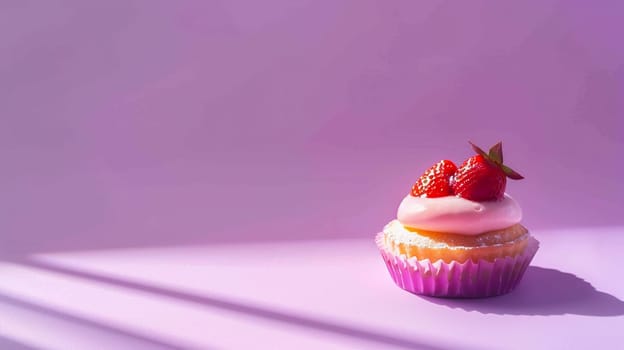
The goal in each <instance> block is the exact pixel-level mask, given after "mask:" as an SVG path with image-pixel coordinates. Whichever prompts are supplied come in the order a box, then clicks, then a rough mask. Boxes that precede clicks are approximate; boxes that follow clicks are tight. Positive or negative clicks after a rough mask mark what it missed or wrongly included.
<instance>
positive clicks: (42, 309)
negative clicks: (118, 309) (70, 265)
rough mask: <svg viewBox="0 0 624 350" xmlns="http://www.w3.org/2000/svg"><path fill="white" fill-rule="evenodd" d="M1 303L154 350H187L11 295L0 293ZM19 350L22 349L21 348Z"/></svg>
mask: <svg viewBox="0 0 624 350" xmlns="http://www.w3.org/2000/svg"><path fill="white" fill-rule="evenodd" d="M0 302H4V303H7V304H11V305H13V306H16V307H19V308H22V309H27V310H31V311H34V312H37V313H40V314H44V315H48V316H52V317H54V318H58V319H61V320H64V321H69V322H73V323H78V324H80V325H86V326H88V327H91V328H95V329H99V330H102V331H105V332H108V333H112V334H115V335H117V336H121V337H125V338H130V339H133V340H137V341H140V342H144V343H146V344H149V345H151V346H153V347H154V349H170V350H183V349H185V348H184V347H182V346H180V345H176V344H173V343H169V342H165V341H161V340H157V339H153V338H150V337H147V336H144V335H141V334H137V333H134V332H130V331H128V330H125V329H121V328H117V327H113V326H109V325H106V324H103V323H100V322H96V321H92V320H89V319H87V318H84V317H80V316H76V315H72V314H69V313H66V312H63V311H59V310H55V309H52V308H49V307H47V306H43V305H40V304H36V303H33V302H30V301H25V300H21V299H18V298H15V297H12V296H9V295H5V294H2V293H0ZM1 344H2V339H0V345H1ZM0 349H2V350H4V349H5V348H4V347H3V348H0ZM18 349H22V348H19V347H18Z"/></svg>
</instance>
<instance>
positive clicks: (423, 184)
mask: <svg viewBox="0 0 624 350" xmlns="http://www.w3.org/2000/svg"><path fill="white" fill-rule="evenodd" d="M455 171H457V166H456V165H455V164H454V163H453V162H451V161H450V160H441V161H439V162H438V163H436V164H435V165H434V166H432V167H431V168H429V169H427V171H425V173H424V174H422V175H421V176H420V178H418V180H417V181H416V183H415V184H414V186H412V191H411V195H412V196H414V197H429V198H435V197H444V196H450V195H452V194H453V190H452V187H451V183H450V178H451V176H453V174H455Z"/></svg>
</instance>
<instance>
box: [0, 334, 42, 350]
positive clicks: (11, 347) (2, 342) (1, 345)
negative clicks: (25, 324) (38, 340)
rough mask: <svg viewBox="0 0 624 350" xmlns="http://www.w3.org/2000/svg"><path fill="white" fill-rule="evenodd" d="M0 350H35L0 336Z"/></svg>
mask: <svg viewBox="0 0 624 350" xmlns="http://www.w3.org/2000/svg"><path fill="white" fill-rule="evenodd" d="M0 349H2V350H37V349H36V348H34V347H32V346H30V345H26V344H23V343H20V342H18V341H16V340H13V339H9V338H6V337H2V336H0Z"/></svg>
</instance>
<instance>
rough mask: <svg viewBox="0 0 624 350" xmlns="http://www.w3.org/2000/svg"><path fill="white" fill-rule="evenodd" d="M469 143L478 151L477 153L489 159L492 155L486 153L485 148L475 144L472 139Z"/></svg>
mask: <svg viewBox="0 0 624 350" xmlns="http://www.w3.org/2000/svg"><path fill="white" fill-rule="evenodd" d="M468 143H469V144H470V146H472V149H473V150H474V151H475V152H477V154H480V155H482V156H483V157H484V158H485V159H489V158H490V156H489V155H488V154H487V153H485V151H484V150H482V149H481V148H479V146H477V145H475V144H474V143H472V142H471V141H468Z"/></svg>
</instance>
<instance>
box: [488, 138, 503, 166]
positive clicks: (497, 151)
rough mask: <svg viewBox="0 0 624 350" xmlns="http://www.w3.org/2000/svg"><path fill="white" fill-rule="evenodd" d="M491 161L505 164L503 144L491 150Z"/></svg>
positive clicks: (500, 143) (496, 145)
mask: <svg viewBox="0 0 624 350" xmlns="http://www.w3.org/2000/svg"><path fill="white" fill-rule="evenodd" d="M488 156H489V157H490V159H491V160H493V161H494V163H496V164H503V143H502V142H499V143H497V144H495V145H494V146H492V148H490V153H489V154H488Z"/></svg>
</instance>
